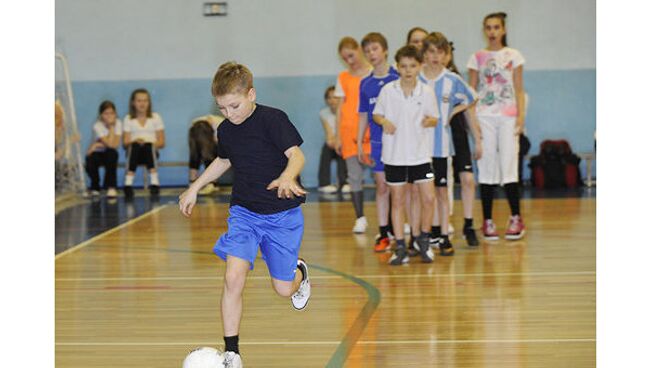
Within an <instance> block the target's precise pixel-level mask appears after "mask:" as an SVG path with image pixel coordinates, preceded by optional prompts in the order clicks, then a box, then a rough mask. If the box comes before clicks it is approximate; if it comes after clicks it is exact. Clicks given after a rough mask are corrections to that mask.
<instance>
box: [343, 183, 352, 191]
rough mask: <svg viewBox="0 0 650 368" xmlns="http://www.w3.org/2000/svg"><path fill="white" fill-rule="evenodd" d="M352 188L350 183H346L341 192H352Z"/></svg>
mask: <svg viewBox="0 0 650 368" xmlns="http://www.w3.org/2000/svg"><path fill="white" fill-rule="evenodd" d="M351 192H352V189H351V188H350V184H345V185H344V186H342V187H341V193H351Z"/></svg>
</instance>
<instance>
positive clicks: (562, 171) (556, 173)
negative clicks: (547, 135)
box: [529, 139, 583, 189]
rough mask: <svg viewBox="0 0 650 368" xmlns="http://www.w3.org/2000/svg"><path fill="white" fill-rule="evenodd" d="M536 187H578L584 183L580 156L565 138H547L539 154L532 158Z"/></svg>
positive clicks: (533, 178)
mask: <svg viewBox="0 0 650 368" xmlns="http://www.w3.org/2000/svg"><path fill="white" fill-rule="evenodd" d="M529 167H530V168H531V171H532V181H533V185H534V186H535V188H538V189H555V188H577V187H578V186H581V185H583V183H582V178H581V175H580V157H578V155H576V154H575V153H573V151H572V150H571V145H570V144H569V142H567V141H566V140H564V139H560V140H550V139H549V140H545V141H543V142H542V143H541V144H540V146H539V155H537V156H533V157H531V159H530V164H529Z"/></svg>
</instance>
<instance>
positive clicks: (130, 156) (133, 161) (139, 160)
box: [126, 143, 159, 171]
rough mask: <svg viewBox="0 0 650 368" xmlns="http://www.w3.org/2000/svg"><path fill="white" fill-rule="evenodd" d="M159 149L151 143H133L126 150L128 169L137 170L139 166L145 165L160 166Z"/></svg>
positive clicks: (149, 167)
mask: <svg viewBox="0 0 650 368" xmlns="http://www.w3.org/2000/svg"><path fill="white" fill-rule="evenodd" d="M158 156H159V154H158V151H156V149H154V148H153V144H151V143H142V144H140V143H131V144H130V145H129V148H128V149H127V152H126V157H127V162H128V163H129V167H128V171H135V170H136V169H137V168H138V166H140V165H145V166H146V167H147V169H155V168H156V167H158Z"/></svg>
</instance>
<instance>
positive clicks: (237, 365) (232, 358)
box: [223, 351, 244, 368]
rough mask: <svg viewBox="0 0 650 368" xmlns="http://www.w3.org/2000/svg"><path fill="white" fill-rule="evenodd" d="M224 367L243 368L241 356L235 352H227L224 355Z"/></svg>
mask: <svg viewBox="0 0 650 368" xmlns="http://www.w3.org/2000/svg"><path fill="white" fill-rule="evenodd" d="M223 366H224V368H243V367H244V363H242V361H241V356H240V355H239V354H237V353H235V352H234V351H226V352H225V353H223Z"/></svg>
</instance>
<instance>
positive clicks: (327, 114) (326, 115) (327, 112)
mask: <svg viewBox="0 0 650 368" xmlns="http://www.w3.org/2000/svg"><path fill="white" fill-rule="evenodd" d="M319 115H320V118H321V119H323V120H325V122H326V123H327V125H329V127H330V128H331V129H332V133H334V132H336V114H334V113H333V112H332V110H331V109H330V108H329V107H326V108H324V109H322V110H321V111H320V113H319Z"/></svg>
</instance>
